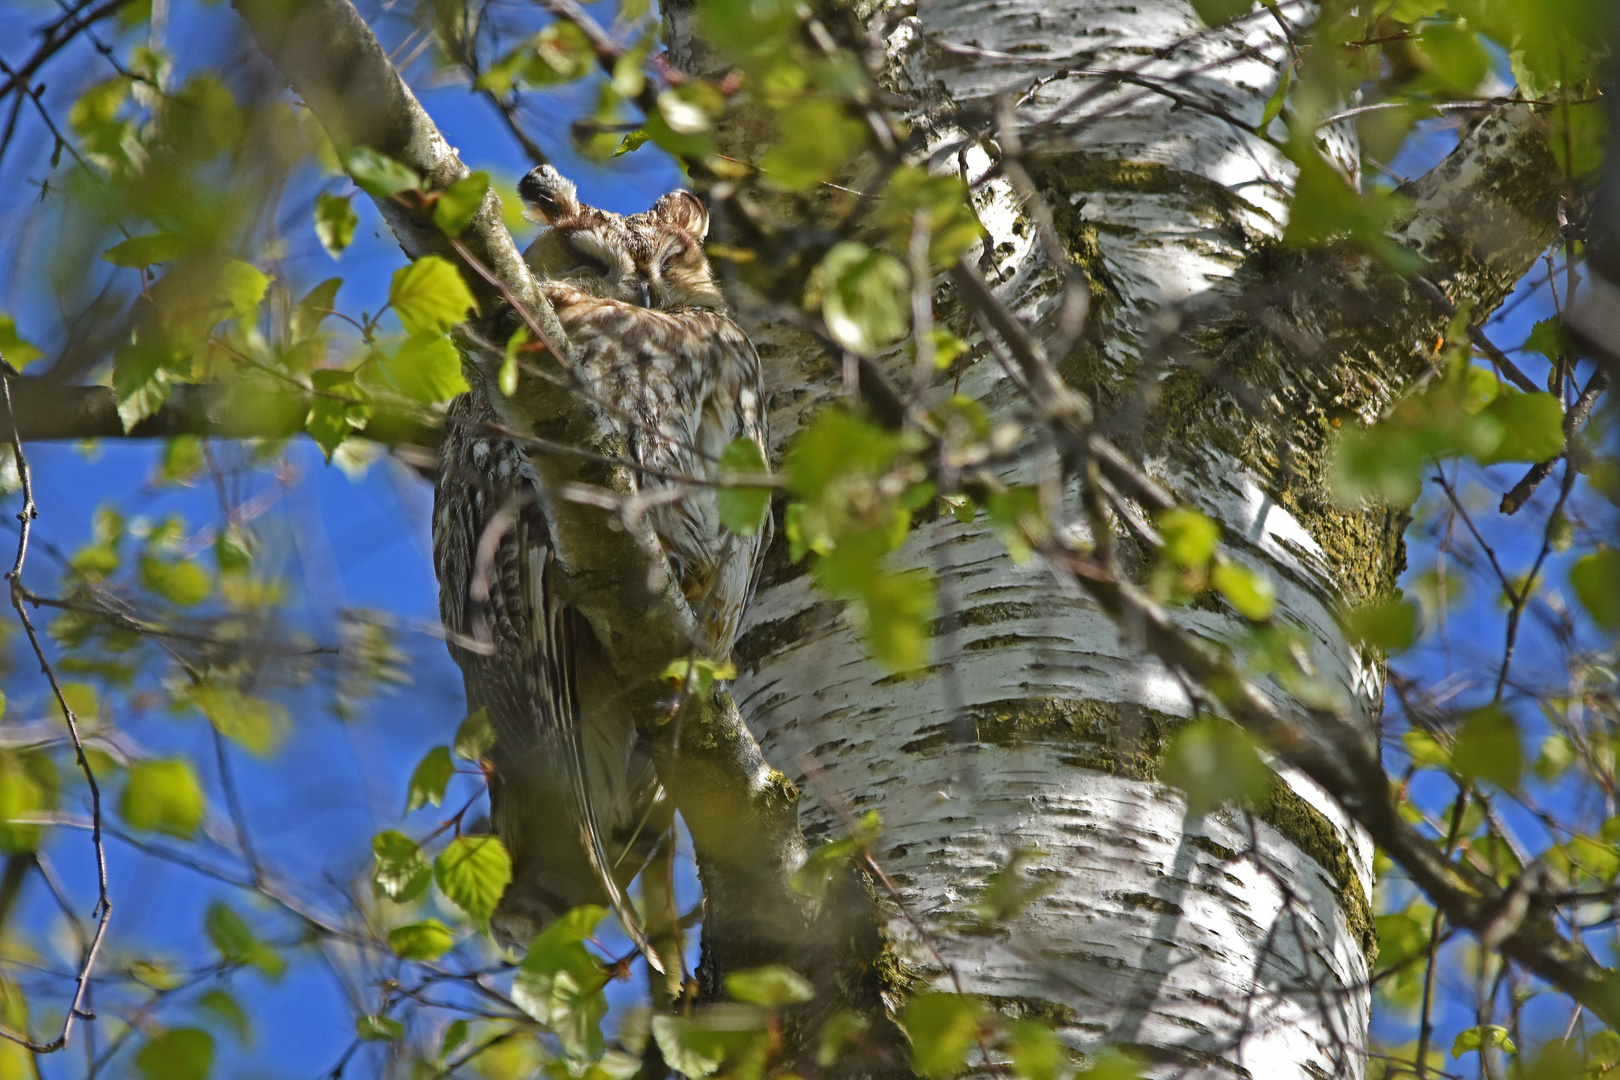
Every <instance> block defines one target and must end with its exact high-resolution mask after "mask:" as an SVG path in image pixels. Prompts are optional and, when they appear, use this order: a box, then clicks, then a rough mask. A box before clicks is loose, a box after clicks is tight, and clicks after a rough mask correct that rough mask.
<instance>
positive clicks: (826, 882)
mask: <svg viewBox="0 0 1620 1080" xmlns="http://www.w3.org/2000/svg"><path fill="white" fill-rule="evenodd" d="M882 832H883V816H882V815H881V814H879V813H878V812H877V811H876V810H868V811H867V812H866V813H865V815H864V816H862V818H861V820H860V821H859V822H857V823H856V825H855V827H854V828H853V829H851V830H850V834H849V835H848V836H845V837H841V838H839V839H837V840H831V841H828V842H827V843H825V844H822V845H821V846H820V847H818V848H816V849H815V850H813V851H811V852H810V854H809V855H808V856H807V857H806V858H805V860H804V865H803V866H801V867H799V869H797V870H795V871H794V872H793V877H792V878H791V879H789V882H788V883H789V884H790V885H792V886H793V891H794V892H797V893H800V894H801V895H804V896H808V897H809V898H810V899H812V900H814V901H815V902H816V903H818V904H819V903H820V902H821V901H822V900H824V899H826V896H827V889H828V887H829V886H830V885H831V884H832V882H833V879H834V878H835V877H837V876H838V875H839V874H841V873H843V871H844V868H845V867H846V866H848V865H849V862H850V860H851V859H854V858H855V857H856V856H858V855H860V854H862V853H863V852H865V851H866V850H867V849H868V848H870V847H871V846H872V845H873V844H875V843H877V838H878V836H879V835H880V834H881V833H882Z"/></svg>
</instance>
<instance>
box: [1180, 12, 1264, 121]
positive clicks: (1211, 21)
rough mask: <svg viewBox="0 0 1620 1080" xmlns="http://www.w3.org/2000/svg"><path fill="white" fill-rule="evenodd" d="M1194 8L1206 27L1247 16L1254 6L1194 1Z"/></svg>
mask: <svg viewBox="0 0 1620 1080" xmlns="http://www.w3.org/2000/svg"><path fill="white" fill-rule="evenodd" d="M1192 6H1193V10H1194V11H1196V12H1198V17H1199V18H1200V19H1202V20H1204V25H1205V26H1219V25H1221V23H1224V22H1230V21H1231V20H1233V19H1235V18H1237V17H1238V16H1239V15H1247V14H1248V13H1249V10H1250V9H1251V8H1252V7H1254V4H1253V3H1252V2H1251V0H1192ZM1262 126H1264V125H1262Z"/></svg>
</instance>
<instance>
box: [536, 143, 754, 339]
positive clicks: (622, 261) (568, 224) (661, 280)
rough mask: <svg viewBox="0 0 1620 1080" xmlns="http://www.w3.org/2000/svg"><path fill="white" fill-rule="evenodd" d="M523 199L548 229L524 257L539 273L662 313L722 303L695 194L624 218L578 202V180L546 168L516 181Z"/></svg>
mask: <svg viewBox="0 0 1620 1080" xmlns="http://www.w3.org/2000/svg"><path fill="white" fill-rule="evenodd" d="M518 196H519V197H520V198H522V200H523V209H524V215H525V216H526V217H528V218H529V219H530V220H531V221H538V222H540V224H542V225H544V226H545V228H543V229H542V230H541V231H540V235H539V236H537V237H535V239H534V243H532V244H530V245H529V249H528V250H527V251H526V252H524V253H523V257H524V258H525V259H527V260H528V263H529V265H530V266H531V267H533V268H534V271H535V273H537V274H541V275H543V276H545V277H547V278H550V279H552V280H556V281H566V282H567V283H568V284H570V285H572V286H574V287H575V288H577V289H579V290H580V291H582V292H587V293H590V294H591V295H593V296H603V297H607V298H608V299H610V300H621V301H623V302H625V303H627V304H636V305H639V306H641V307H647V308H652V309H654V310H657V311H670V310H674V309H677V308H709V309H715V310H718V309H720V308H723V307H724V306H725V302H724V300H723V299H722V298H721V296H720V290H719V289H718V288H717V287H716V286H715V282H714V273H713V271H712V270H711V269H710V267H709V260H708V258H707V257H706V256H705V255H704V254H703V237H704V235H705V234H706V233H707V232H708V231H709V211H708V210H707V209H706V208H705V207H704V205H703V203H702V202H701V201H700V200H699V199H698V197H697V196H696V195H693V194H692V193H691V192H690V191H672V192H670V193H669V194H668V195H665V196H663V197H662V198H660V199H659V200H658V201H657V202H656V203H654V204H653V207H652V209H651V210H644V211H642V212H641V213H639V214H631V215H630V216H629V217H624V216H622V215H620V214H613V213H609V212H608V211H606V210H598V209H596V208H595V207H594V206H586V205H585V204H583V203H581V202H580V201H579V195H578V193H577V192H576V190H575V188H574V184H573V181H571V180H569V179H567V178H566V177H564V176H563V175H562V174H561V173H559V172H558V171H557V170H556V169H554V168H552V167H551V166H550V165H542V166H540V167H539V168H537V169H534V170H532V171H531V172H530V173H529V175H527V176H525V177H524V178H523V179H522V180H520V181H518Z"/></svg>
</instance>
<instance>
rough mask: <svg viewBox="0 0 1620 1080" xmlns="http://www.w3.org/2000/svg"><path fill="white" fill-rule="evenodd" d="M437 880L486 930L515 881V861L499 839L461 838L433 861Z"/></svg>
mask: <svg viewBox="0 0 1620 1080" xmlns="http://www.w3.org/2000/svg"><path fill="white" fill-rule="evenodd" d="M433 878H434V880H435V881H437V882H438V883H439V888H440V889H441V890H443V892H444V895H445V896H446V897H448V898H449V900H450V902H451V903H453V904H455V905H456V906H457V907H458V908H460V909H461V910H462V911H465V912H466V913H467V915H468V917H470V918H471V919H472V920H473V922H475V923H477V924H478V926H479V928H480V929H482V928H483V927H485V926H487V925H488V924H489V916H490V914H491V913H492V912H494V910H495V905H496V903H497V902H499V900H500V898H501V893H502V892H503V891H505V889H506V885H507V882H509V881H511V880H512V860H511V858H510V857H509V856H508V855H507V854H506V848H505V847H504V846H503V845H502V844H501V842H500V840H499V839H497V838H496V837H493V836H459V837H457V838H456V839H454V840H452V841H450V846H449V847H446V848H445V849H444V850H443V851H442V852H440V853H439V857H438V858H437V859H434V860H433Z"/></svg>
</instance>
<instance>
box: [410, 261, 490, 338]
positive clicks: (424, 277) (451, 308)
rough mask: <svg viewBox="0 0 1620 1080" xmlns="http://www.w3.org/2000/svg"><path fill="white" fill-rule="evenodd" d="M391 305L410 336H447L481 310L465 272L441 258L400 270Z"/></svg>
mask: <svg viewBox="0 0 1620 1080" xmlns="http://www.w3.org/2000/svg"><path fill="white" fill-rule="evenodd" d="M388 302H389V303H390V304H392V305H393V307H394V312H395V314H397V315H398V316H399V321H400V322H402V323H404V324H405V330H406V332H407V333H410V334H443V333H444V332H445V331H447V330H449V329H450V328H451V327H452V326H454V325H456V323H458V322H460V321H461V320H462V319H464V318H466V317H467V312H468V311H471V310H476V309H477V307H478V305H477V303H476V302H475V301H474V300H473V295H472V292H471V291H470V290H469V289H468V288H467V283H466V282H465V281H463V280H462V278H461V271H459V270H457V269H456V267H455V264H454V263H451V262H448V261H446V260H444V259H441V258H439V257H438V256H437V255H424V256H422V257H421V258H420V259H417V260H416V261H415V262H413V263H411V264H410V265H408V266H402V267H400V268H399V269H398V270H396V271H395V272H394V277H393V281H392V282H391V283H390V284H389V287H388Z"/></svg>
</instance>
